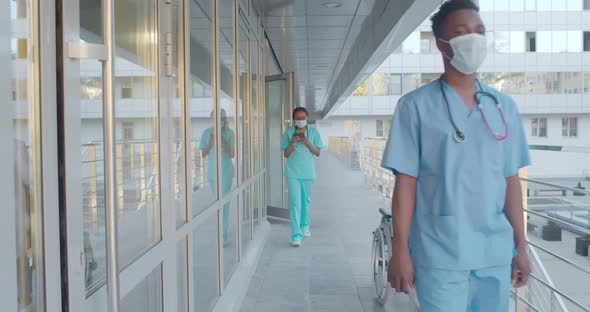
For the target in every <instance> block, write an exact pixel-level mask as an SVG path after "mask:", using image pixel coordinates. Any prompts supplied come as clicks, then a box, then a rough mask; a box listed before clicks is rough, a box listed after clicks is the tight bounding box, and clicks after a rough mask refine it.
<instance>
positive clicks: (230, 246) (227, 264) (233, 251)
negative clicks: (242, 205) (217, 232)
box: [223, 196, 239, 284]
mask: <svg viewBox="0 0 590 312" xmlns="http://www.w3.org/2000/svg"><path fill="white" fill-rule="evenodd" d="M238 202H239V200H238V197H237V196H236V197H234V198H233V199H232V200H231V202H230V203H228V206H230V207H234V208H233V209H232V210H231V211H229V210H228V212H229V214H228V215H227V216H226V215H224V216H223V217H224V218H227V221H224V222H227V223H226V225H225V226H226V230H224V236H225V239H224V240H223V262H224V263H223V264H224V268H223V273H224V275H225V277H224V284H227V283H228V282H229V279H230V278H231V276H232V273H233V272H234V269H235V267H236V265H237V264H238V244H237V243H236V241H235V238H236V237H237V229H238V227H237V224H238V223H237V222H236V221H237V211H238V210H237V208H238ZM228 238H229V239H228Z"/></svg>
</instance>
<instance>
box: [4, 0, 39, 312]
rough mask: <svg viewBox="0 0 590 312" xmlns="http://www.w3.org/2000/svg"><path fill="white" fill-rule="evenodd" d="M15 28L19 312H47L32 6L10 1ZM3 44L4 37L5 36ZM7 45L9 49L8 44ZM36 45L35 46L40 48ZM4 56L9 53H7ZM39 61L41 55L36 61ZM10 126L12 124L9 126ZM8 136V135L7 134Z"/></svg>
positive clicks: (13, 69)
mask: <svg viewBox="0 0 590 312" xmlns="http://www.w3.org/2000/svg"><path fill="white" fill-rule="evenodd" d="M9 3H10V19H11V25H12V26H15V28H13V29H11V31H10V48H11V55H12V63H11V65H12V67H11V72H9V76H11V77H12V84H11V86H12V94H13V96H12V101H11V102H10V103H8V104H9V105H11V107H12V109H13V112H14V114H13V116H12V120H13V122H12V127H13V133H14V137H13V138H12V139H13V144H14V145H13V147H8V151H12V152H13V153H14V154H13V157H14V196H15V197H14V198H15V202H14V204H15V206H14V207H8V209H14V210H15V211H14V212H15V220H14V222H15V227H16V259H15V262H13V263H14V265H15V266H14V268H15V269H16V275H17V285H16V287H17V295H18V298H17V300H18V309H19V311H31V312H36V311H43V310H44V295H43V294H44V288H43V284H44V281H43V280H44V278H43V277H44V273H43V267H44V262H43V246H42V242H43V236H42V232H43V231H42V230H43V228H42V226H41V225H42V223H41V221H42V220H41V217H42V215H43V207H42V205H41V203H42V201H41V198H40V197H39V195H40V193H41V192H40V190H41V157H40V156H41V155H40V148H41V144H40V143H41V142H40V141H39V138H40V134H41V133H40V127H41V124H40V120H38V119H37V116H39V113H40V112H39V110H40V103H39V102H38V101H37V100H36V99H37V98H38V88H39V84H38V81H36V80H35V77H36V76H37V75H38V73H37V72H38V67H37V64H36V63H33V55H32V53H33V51H32V46H33V45H32V44H31V40H33V36H32V35H33V34H34V33H33V32H36V30H35V29H33V28H32V27H29V25H31V24H32V21H31V18H35V17H34V15H33V14H32V12H31V7H30V5H29V4H30V3H29V2H28V1H22V0H21V1H9ZM3 39H4V37H3ZM2 44H5V43H4V42H3V43H2ZM35 45H36V44H35ZM3 55H4V54H3ZM36 57H38V56H36ZM5 105H6V104H5ZM7 126H8V125H7ZM3 135H5V134H4V133H3ZM4 148H6V147H4Z"/></svg>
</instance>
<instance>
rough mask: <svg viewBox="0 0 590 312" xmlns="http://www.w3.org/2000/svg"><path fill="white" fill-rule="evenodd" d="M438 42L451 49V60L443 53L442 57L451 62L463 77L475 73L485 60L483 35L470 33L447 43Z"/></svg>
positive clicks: (485, 48)
mask: <svg viewBox="0 0 590 312" xmlns="http://www.w3.org/2000/svg"><path fill="white" fill-rule="evenodd" d="M439 40H440V41H441V42H444V43H447V44H449V45H450V46H451V49H453V57H452V58H451V57H449V56H448V55H446V54H445V53H444V52H443V55H444V57H446V58H447V59H449V60H450V61H451V66H453V67H454V68H455V69H456V70H458V71H459V72H461V73H463V74H465V75H471V74H473V73H475V72H476V71H477V70H478V69H479V67H480V66H481V64H483V62H484V60H485V59H486V56H487V41H486V37H485V36H484V35H481V34H478V33H471V34H467V35H462V36H459V37H455V38H453V39H451V40H449V41H446V40H443V39H439Z"/></svg>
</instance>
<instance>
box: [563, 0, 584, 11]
mask: <svg viewBox="0 0 590 312" xmlns="http://www.w3.org/2000/svg"><path fill="white" fill-rule="evenodd" d="M566 2H567V10H568V11H582V2H583V0H566Z"/></svg>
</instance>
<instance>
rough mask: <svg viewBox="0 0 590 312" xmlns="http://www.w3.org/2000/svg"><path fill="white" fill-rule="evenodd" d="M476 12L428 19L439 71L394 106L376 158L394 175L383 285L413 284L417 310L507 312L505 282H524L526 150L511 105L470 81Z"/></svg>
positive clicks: (449, 8)
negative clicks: (439, 58) (391, 229)
mask: <svg viewBox="0 0 590 312" xmlns="http://www.w3.org/2000/svg"><path fill="white" fill-rule="evenodd" d="M478 12H479V9H478V8H477V6H476V5H475V4H473V3H472V2H471V1H469V0H451V1H448V2H446V3H445V4H443V5H442V6H441V8H440V10H439V12H438V13H436V14H435V15H434V16H433V17H432V28H433V32H434V34H435V37H436V39H437V46H438V48H439V50H440V51H441V52H442V54H443V57H444V68H445V72H444V74H443V75H442V76H441V78H440V79H439V80H436V81H434V82H432V83H430V84H427V85H425V86H423V87H421V88H419V89H418V90H416V91H414V92H411V93H409V94H407V95H405V96H404V97H402V98H401V99H400V101H399V103H398V104H397V107H396V111H395V113H394V116H393V121H392V125H391V129H390V134H389V140H388V142H387V147H386V149H385V152H384V155H383V161H382V166H383V167H384V168H388V169H390V170H392V171H393V172H394V173H395V174H396V183H395V189H394V193H393V200H392V213H393V222H394V237H393V238H392V249H393V250H392V251H393V257H392V259H391V263H390V272H389V280H390V282H391V284H392V287H394V288H395V289H396V290H397V291H398V292H402V291H403V292H406V293H407V292H409V291H410V290H411V289H412V288H413V287H414V286H415V287H416V291H417V294H418V300H419V302H420V311H421V312H463V311H474V312H488V311H489V312H507V311H508V305H509V300H510V299H509V296H510V287H511V284H512V286H513V287H521V286H523V285H525V284H526V282H527V278H528V275H529V260H528V257H527V252H526V242H525V236H524V221H523V207H522V193H521V185H520V179H519V175H518V173H519V169H520V168H523V167H526V166H528V165H529V153H528V145H527V142H526V138H525V134H524V130H523V126H522V122H521V119H520V116H519V112H518V110H517V107H516V105H515V103H514V102H513V100H512V99H511V98H510V97H509V96H507V95H506V94H503V93H501V92H499V91H497V90H494V89H492V88H490V87H489V86H486V85H484V84H483V83H482V82H480V81H479V80H477V79H476V71H477V69H478V68H479V66H480V65H481V64H482V63H483V61H484V59H485V55H486V48H487V43H486V38H485V26H484V25H483V22H482V20H481V18H480V16H479V13H478ZM497 104H499V105H500V107H501V108H500V107H498V105H497Z"/></svg>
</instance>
